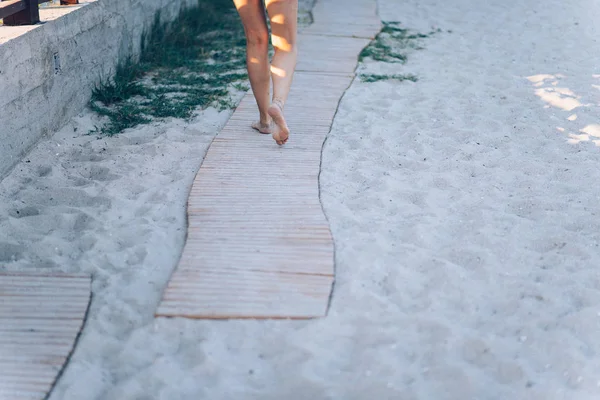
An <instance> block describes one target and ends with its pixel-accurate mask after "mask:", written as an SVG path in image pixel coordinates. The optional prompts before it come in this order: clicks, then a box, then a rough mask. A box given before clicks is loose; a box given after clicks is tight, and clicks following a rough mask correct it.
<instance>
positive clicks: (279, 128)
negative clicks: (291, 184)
mask: <svg viewBox="0 0 600 400" xmlns="http://www.w3.org/2000/svg"><path fill="white" fill-rule="evenodd" d="M267 112H268V113H269V116H270V117H271V118H273V122H274V123H275V124H274V126H273V132H272V135H273V139H275V141H276V142H277V144H278V145H280V146H281V145H283V144H285V142H287V140H288V138H289V137H290V130H289V128H288V126H287V123H286V122H285V118H284V116H283V102H282V101H281V100H278V99H275V100H273V103H271V105H270V106H269V110H268V111H267Z"/></svg>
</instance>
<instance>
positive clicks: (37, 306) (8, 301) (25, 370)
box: [0, 272, 91, 400]
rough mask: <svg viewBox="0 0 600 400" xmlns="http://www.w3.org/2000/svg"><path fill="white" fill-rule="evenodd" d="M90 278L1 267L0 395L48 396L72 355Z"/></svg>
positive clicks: (17, 397) (19, 398)
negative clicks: (14, 270) (17, 270)
mask: <svg viewBox="0 0 600 400" xmlns="http://www.w3.org/2000/svg"><path fill="white" fill-rule="evenodd" d="M90 284H91V282H90V277H89V276H85V275H65V274H55V275H52V274H48V273H17V272H12V273H11V272H0V399H11V400H22V399H43V398H45V397H46V395H47V393H48V392H49V391H50V389H51V388H52V386H53V384H54V381H55V380H56V377H57V376H58V374H59V373H60V371H61V370H62V368H63V367H64V363H65V362H66V360H67V359H68V357H69V356H70V354H71V352H72V350H73V346H74V344H75V340H76V338H77V336H78V334H79V332H80V331H81V328H82V326H83V322H84V319H85V316H86V313H87V309H88V305H89V301H90V295H91V294H90V293H91V292H90V289H91V287H90Z"/></svg>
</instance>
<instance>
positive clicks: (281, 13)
mask: <svg viewBox="0 0 600 400" xmlns="http://www.w3.org/2000/svg"><path fill="white" fill-rule="evenodd" d="M265 3H266V5H267V12H268V13H269V19H270V21H271V33H272V36H271V41H272V43H273V47H275V48H276V49H279V50H283V51H291V50H292V48H293V46H294V45H295V44H296V34H297V30H298V0H266V1H265Z"/></svg>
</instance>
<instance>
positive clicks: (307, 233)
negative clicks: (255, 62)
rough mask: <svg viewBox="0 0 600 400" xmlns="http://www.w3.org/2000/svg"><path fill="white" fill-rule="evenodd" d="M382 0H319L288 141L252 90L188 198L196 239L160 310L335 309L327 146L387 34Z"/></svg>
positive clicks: (236, 313)
mask: <svg viewBox="0 0 600 400" xmlns="http://www.w3.org/2000/svg"><path fill="white" fill-rule="evenodd" d="M379 29H380V21H379V18H378V17H377V15H376V8H375V0H354V1H353V0H319V1H318V2H317V5H316V7H315V9H314V24H313V25H311V26H310V27H309V28H307V29H306V30H305V31H304V32H302V33H301V35H300V36H299V42H298V45H299V63H298V66H297V72H296V74H295V76H294V84H293V86H292V90H291V92H290V97H289V99H288V102H287V104H286V119H287V120H288V124H289V126H290V129H291V131H292V134H291V137H290V140H289V141H288V143H287V144H286V145H285V146H284V147H281V148H280V147H278V146H277V145H276V144H275V142H274V141H273V139H272V138H271V137H270V135H261V134H258V133H256V132H255V131H253V130H252V129H251V128H250V124H251V123H252V122H253V121H254V120H255V119H256V118H257V115H258V112H257V108H256V103H255V101H254V98H253V96H252V94H251V93H248V94H247V95H246V96H245V97H244V99H243V100H242V102H241V103H240V105H239V106H238V107H237V109H236V111H235V112H234V113H233V115H232V117H231V119H230V120H229V122H228V123H227V125H226V126H225V127H224V128H223V130H222V131H221V132H220V133H219V134H218V135H217V137H216V138H215V140H214V141H213V143H212V144H211V146H210V148H209V150H208V152H207V154H206V157H205V159H204V162H203V164H202V166H201V167H200V170H199V172H198V174H197V176H196V178H195V180H194V183H193V187H192V189H191V193H190V196H189V200H188V225H189V226H188V237H187V241H186V245H185V248H184V251H183V254H182V257H181V260H180V262H179V265H178V267H177V269H176V270H175V272H174V273H173V276H172V277H171V280H170V282H169V284H168V286H167V288H166V290H165V292H164V295H163V299H162V302H161V303H160V305H159V307H158V310H157V313H156V315H157V316H167V317H173V316H182V317H189V318H312V317H320V316H324V315H326V313H327V308H328V303H329V297H330V294H331V288H332V284H333V280H334V249H333V241H332V238H331V233H330V230H329V224H328V222H327V219H326V218H325V215H324V213H323V210H322V207H321V203H320V200H319V182H318V179H319V172H320V160H321V147H322V145H323V142H324V140H325V137H326V135H327V133H328V132H329V130H330V128H331V124H332V121H333V117H334V115H335V112H336V110H337V106H338V103H339V101H340V98H341V97H342V95H343V93H344V91H345V90H346V89H347V88H348V86H349V85H350V83H351V82H352V79H353V78H354V70H355V68H356V63H357V57H358V54H359V53H360V51H361V50H362V49H363V48H364V47H365V46H366V45H367V44H368V43H369V41H370V40H371V38H372V37H373V36H374V35H375V34H376V33H377V32H378V31H379Z"/></svg>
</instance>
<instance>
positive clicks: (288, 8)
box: [265, 0, 298, 145]
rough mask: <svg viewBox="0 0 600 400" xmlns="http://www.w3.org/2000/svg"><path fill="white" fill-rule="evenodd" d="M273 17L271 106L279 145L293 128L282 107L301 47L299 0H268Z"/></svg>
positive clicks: (275, 137)
mask: <svg viewBox="0 0 600 400" xmlns="http://www.w3.org/2000/svg"><path fill="white" fill-rule="evenodd" d="M265 2H266V4H267V12H268V13H269V18H270V20H271V43H272V44H273V47H274V48H275V55H274V56H273V59H272V60H271V77H272V79H273V102H272V103H271V106H270V107H269V109H268V113H269V116H271V118H273V122H275V126H273V139H275V141H276V142H277V144H279V145H282V144H284V143H285V142H287V140H288V137H289V134H290V130H289V128H288V126H287V123H286V122H285V117H284V115H283V107H284V105H285V102H286V101H287V98H288V94H289V92H290V86H292V78H293V76H294V69H295V68H296V59H297V58H298V49H297V46H296V35H297V29H298V28H297V25H298V0H266V1H265Z"/></svg>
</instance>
